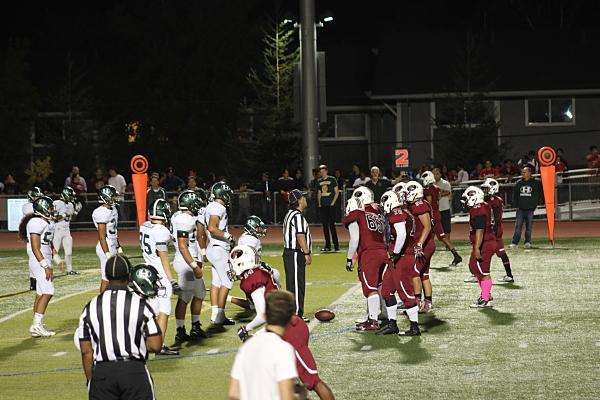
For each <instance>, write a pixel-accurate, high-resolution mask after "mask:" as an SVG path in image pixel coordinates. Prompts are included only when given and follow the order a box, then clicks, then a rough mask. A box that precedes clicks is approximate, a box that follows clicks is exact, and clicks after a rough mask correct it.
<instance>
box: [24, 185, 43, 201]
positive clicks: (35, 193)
mask: <svg viewBox="0 0 600 400" xmlns="http://www.w3.org/2000/svg"><path fill="white" fill-rule="evenodd" d="M43 195H44V193H43V192H42V189H40V188H39V187H37V186H34V187H32V188H31V190H30V191H28V192H27V198H28V199H29V202H30V203H33V202H34V200H35V199H37V198H38V197H42V196H43Z"/></svg>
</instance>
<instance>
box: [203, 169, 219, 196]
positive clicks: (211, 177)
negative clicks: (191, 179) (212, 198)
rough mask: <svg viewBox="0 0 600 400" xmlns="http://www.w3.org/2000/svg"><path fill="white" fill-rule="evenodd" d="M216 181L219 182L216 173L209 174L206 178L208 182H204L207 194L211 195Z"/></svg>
mask: <svg viewBox="0 0 600 400" xmlns="http://www.w3.org/2000/svg"><path fill="white" fill-rule="evenodd" d="M216 181H217V177H216V176H215V173H214V172H209V173H208V175H207V177H206V181H205V182H204V190H206V192H207V193H209V192H210V189H211V188H212V186H213V185H214V184H215V182H216Z"/></svg>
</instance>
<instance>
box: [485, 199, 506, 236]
mask: <svg viewBox="0 0 600 400" xmlns="http://www.w3.org/2000/svg"><path fill="white" fill-rule="evenodd" d="M485 201H486V203H488V204H489V205H490V207H491V208H492V226H493V228H494V232H496V237H502V233H503V231H502V211H503V207H504V200H502V197H500V196H491V197H490V198H488V199H486V200H485Z"/></svg>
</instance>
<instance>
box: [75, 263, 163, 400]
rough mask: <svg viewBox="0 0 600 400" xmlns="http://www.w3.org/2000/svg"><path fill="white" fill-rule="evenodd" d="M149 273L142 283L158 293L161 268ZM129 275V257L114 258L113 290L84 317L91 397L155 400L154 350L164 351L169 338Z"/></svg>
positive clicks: (109, 270)
mask: <svg viewBox="0 0 600 400" xmlns="http://www.w3.org/2000/svg"><path fill="white" fill-rule="evenodd" d="M142 267H147V266H142ZM136 268H139V267H136ZM150 268H152V267H148V269H150ZM145 272H146V274H145V275H143V278H144V280H145V281H146V282H144V283H142V284H145V285H146V287H148V286H149V287H150V288H153V290H154V294H156V280H157V274H156V270H154V273H151V271H150V272H148V271H145ZM129 275H130V264H129V261H128V260H127V259H126V258H125V257H123V256H121V255H116V256H113V257H111V258H109V259H108V260H107V262H106V277H107V279H108V281H109V282H108V288H107V290H106V291H105V292H104V293H102V294H100V295H99V296H96V297H94V298H93V299H92V300H91V301H90V302H89V303H88V304H87V305H86V306H85V308H84V309H83V312H82V314H81V317H80V318H79V328H78V330H77V334H78V336H79V344H80V347H81V359H82V363H83V370H84V372H85V377H86V379H87V385H88V391H89V398H90V399H94V400H96V399H98V400H100V399H102V400H117V399H122V400H125V399H138V400H142V399H143V400H146V399H148V400H153V399H154V386H153V382H152V377H151V376H150V373H149V372H148V369H147V368H146V359H147V358H148V351H151V352H153V353H156V352H160V350H161V349H162V345H163V339H162V335H161V331H160V327H159V326H158V323H157V322H156V318H155V315H154V311H153V310H152V308H151V307H150V306H149V305H148V304H147V303H146V300H145V298H144V297H142V296H139V295H138V294H136V293H132V292H131V291H129V290H128V288H127V285H128V282H129ZM138 276H139V275H138ZM153 281H154V282H153ZM138 287H139V285H138ZM149 292H150V290H148V291H147V293H149Z"/></svg>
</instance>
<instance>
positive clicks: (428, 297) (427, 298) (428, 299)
mask: <svg viewBox="0 0 600 400" xmlns="http://www.w3.org/2000/svg"><path fill="white" fill-rule="evenodd" d="M432 297H433V296H425V300H427V301H431V298H432Z"/></svg>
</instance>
